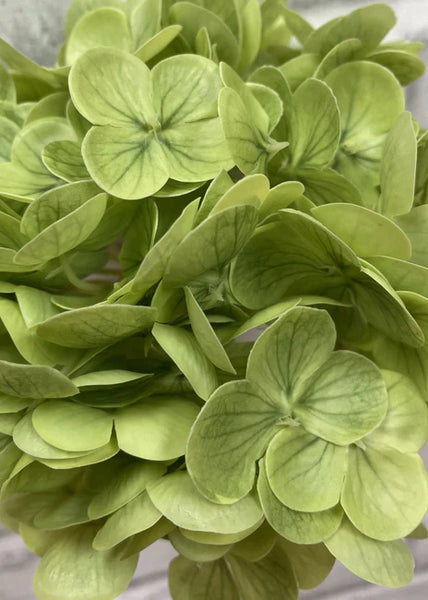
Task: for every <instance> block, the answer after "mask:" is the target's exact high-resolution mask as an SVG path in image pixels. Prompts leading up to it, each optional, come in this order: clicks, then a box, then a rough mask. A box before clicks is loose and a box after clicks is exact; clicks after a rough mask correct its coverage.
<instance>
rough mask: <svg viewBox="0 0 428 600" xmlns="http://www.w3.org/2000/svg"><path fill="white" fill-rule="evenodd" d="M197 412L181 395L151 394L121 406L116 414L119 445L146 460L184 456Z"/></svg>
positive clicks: (196, 406) (189, 401) (125, 450)
mask: <svg viewBox="0 0 428 600" xmlns="http://www.w3.org/2000/svg"><path fill="white" fill-rule="evenodd" d="M198 412H199V407H198V405H197V404H195V403H194V402H192V401H191V400H188V399H187V398H184V397H180V396H152V397H151V398H147V399H145V400H143V401H142V402H140V403H139V404H133V405H132V406H128V407H125V408H120V409H119V410H118V411H117V412H116V415H115V427H116V435H117V441H118V444H119V448H120V449H121V450H123V451H124V452H127V453H128V454H131V455H133V456H138V457H139V458H145V459H147V460H157V461H162V460H172V459H176V458H178V457H180V456H183V455H184V453H185V450H186V442H187V438H188V436H189V433H190V429H191V427H192V425H193V423H194V421H195V420H196V417H197V415H198Z"/></svg>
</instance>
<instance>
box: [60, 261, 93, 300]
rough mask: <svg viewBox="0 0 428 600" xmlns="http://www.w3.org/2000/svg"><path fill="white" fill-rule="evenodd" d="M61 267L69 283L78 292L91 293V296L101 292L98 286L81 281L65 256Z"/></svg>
mask: <svg viewBox="0 0 428 600" xmlns="http://www.w3.org/2000/svg"><path fill="white" fill-rule="evenodd" d="M61 265H62V268H63V271H64V274H65V276H66V277H67V279H68V281H69V282H70V283H71V285H73V286H74V287H75V288H77V289H78V290H82V291H83V292H87V293H90V294H94V293H98V292H99V291H100V288H99V286H98V285H97V284H95V283H90V282H89V281H83V280H82V279H79V277H78V276H77V275H76V273H75V272H74V271H73V269H72V267H71V265H70V262H69V261H68V260H67V258H65V256H63V257H62V258H61Z"/></svg>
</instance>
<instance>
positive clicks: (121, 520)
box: [93, 492, 162, 552]
mask: <svg viewBox="0 0 428 600" xmlns="http://www.w3.org/2000/svg"><path fill="white" fill-rule="evenodd" d="M161 517H162V515H161V513H160V512H159V511H158V510H157V508H156V507H155V506H154V505H153V503H152V501H151V500H150V498H149V496H148V494H147V492H143V493H142V494H140V495H139V496H137V497H136V498H134V499H133V500H131V501H130V502H128V503H127V504H126V505H125V506H123V507H122V508H120V509H119V510H118V511H116V512H115V513H113V514H112V515H111V516H110V517H109V518H108V519H107V521H106V522H105V524H104V525H103V526H102V527H101V529H100V530H99V531H98V533H97V535H96V536H95V539H94V544H93V545H94V548H95V550H97V551H98V552H103V551H105V550H109V549H110V548H113V547H114V546H117V545H118V544H120V542H122V541H123V540H126V539H127V538H129V537H131V536H133V535H135V534H136V533H140V532H141V531H144V530H146V529H149V528H150V527H152V526H153V525H154V524H155V523H157V522H158V521H159V520H160V518H161Z"/></svg>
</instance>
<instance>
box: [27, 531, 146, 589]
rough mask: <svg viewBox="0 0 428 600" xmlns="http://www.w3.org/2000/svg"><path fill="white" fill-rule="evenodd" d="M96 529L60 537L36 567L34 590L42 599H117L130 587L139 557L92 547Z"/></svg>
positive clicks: (73, 532) (69, 533) (74, 532)
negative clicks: (123, 558)
mask: <svg viewBox="0 0 428 600" xmlns="http://www.w3.org/2000/svg"><path fill="white" fill-rule="evenodd" d="M93 536H94V529H93V528H92V527H88V528H86V527H79V528H77V529H74V530H71V531H70V532H67V533H66V534H65V535H62V536H60V537H59V539H58V540H57V542H56V543H54V544H53V545H52V546H51V547H50V548H49V550H48V551H47V552H46V554H45V555H44V556H43V558H42V561H41V563H40V565H39V566H38V568H37V571H36V574H35V579H34V589H35V592H36V594H37V596H38V597H39V598H40V599H41V600H58V599H59V598H62V599H64V600H74V599H75V598H77V597H78V598H79V600H93V598H97V600H114V598H116V597H117V596H118V595H119V594H121V593H122V592H123V591H125V590H126V588H127V587H128V585H129V583H130V581H131V579H132V576H133V575H134V571H135V569H136V566H137V562H138V556H135V557H131V558H128V559H126V560H121V555H120V552H119V551H117V550H111V551H109V552H97V551H96V550H94V549H93V548H92V540H93Z"/></svg>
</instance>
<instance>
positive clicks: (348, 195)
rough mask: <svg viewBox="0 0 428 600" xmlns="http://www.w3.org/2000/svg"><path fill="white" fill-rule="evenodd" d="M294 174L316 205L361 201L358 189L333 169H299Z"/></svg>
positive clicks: (359, 202) (358, 202)
mask: <svg viewBox="0 0 428 600" xmlns="http://www.w3.org/2000/svg"><path fill="white" fill-rule="evenodd" d="M296 175H297V177H298V179H299V181H301V182H302V183H303V185H304V186H305V195H306V196H307V197H308V198H309V199H310V200H312V202H315V204H316V205H318V206H319V205H320V204H329V203H330V202H331V203H335V202H347V203H350V204H361V202H362V201H361V194H360V192H359V191H358V189H357V188H356V187H355V186H354V185H353V184H352V183H351V182H350V181H349V180H348V179H346V178H345V177H343V176H342V175H340V173H338V172H337V171H334V170H333V169H322V170H320V169H299V171H298V173H297V174H296Z"/></svg>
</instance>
